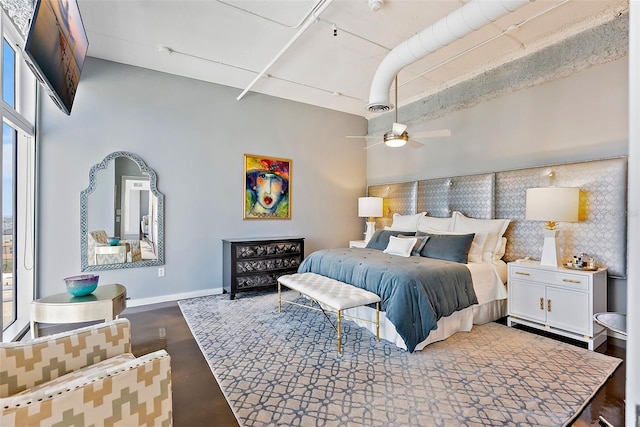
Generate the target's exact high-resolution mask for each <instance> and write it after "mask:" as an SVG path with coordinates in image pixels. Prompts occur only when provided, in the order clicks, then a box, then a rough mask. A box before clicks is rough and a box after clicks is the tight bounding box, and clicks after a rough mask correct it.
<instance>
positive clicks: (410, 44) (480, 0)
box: [367, 0, 535, 112]
mask: <svg viewBox="0 0 640 427" xmlns="http://www.w3.org/2000/svg"><path fill="white" fill-rule="evenodd" d="M532 1H535V0H500V1H497V0H473V1H471V2H469V3H467V4H465V5H464V6H462V7H461V8H459V9H457V10H455V11H453V12H451V13H450V14H449V15H447V16H445V17H444V18H442V19H440V20H439V21H437V22H436V23H435V24H432V25H430V26H429V27H427V28H425V29H424V30H422V31H421V32H419V33H417V34H416V35H414V36H413V37H411V38H409V39H407V40H405V41H404V42H402V43H400V44H399V45H398V46H396V47H395V48H393V50H391V52H389V53H388V54H387V56H386V57H385V58H384V59H383V60H382V62H381V63H380V66H379V67H378V69H377V70H376V73H375V75H374V76H373V81H372V82H371V89H370V91H369V104H368V105H367V109H368V110H369V111H372V112H381V111H387V110H389V109H390V108H391V107H392V106H391V104H390V102H389V91H390V90H391V84H392V83H393V79H394V78H395V77H396V75H397V74H398V72H399V71H400V70H402V69H403V68H404V67H406V66H407V65H409V64H412V63H414V62H416V61H418V60H419V59H422V58H424V57H425V56H427V55H429V54H430V53H433V52H435V51H437V50H438V49H440V48H442V47H444V46H446V45H448V44H449V43H451V42H453V41H455V40H457V39H460V38H462V37H464V36H466V35H468V34H469V33H471V32H473V31H475V30H477V29H479V28H482V27H483V26H485V25H487V24H489V23H491V22H493V21H495V20H497V19H499V18H501V17H503V16H505V15H507V14H509V13H511V12H513V11H515V10H517V9H519V8H520V7H522V6H524V5H526V4H528V3H531V2H532Z"/></svg>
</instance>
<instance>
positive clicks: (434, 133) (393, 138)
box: [347, 76, 451, 150]
mask: <svg viewBox="0 0 640 427" xmlns="http://www.w3.org/2000/svg"><path fill="white" fill-rule="evenodd" d="M395 84H396V92H395V101H396V105H395V107H394V109H395V119H394V122H393V126H392V127H391V130H390V131H388V132H385V134H384V135H383V136H382V141H378V142H376V143H375V144H371V145H367V146H366V147H364V149H365V150H367V149H369V148H371V147H375V146H376V145H380V144H382V143H384V144H385V145H387V146H388V147H402V146H403V145H405V144H408V145H409V146H410V147H411V148H421V147H424V143H422V142H419V141H416V140H415V139H411V138H409V134H408V133H407V125H403V124H401V123H398V77H397V76H396V78H395ZM412 136H413V138H436V137H439V136H451V131H450V130H449V129H441V130H431V131H424V132H418V133H416V134H413V135H412ZM347 138H364V139H367V140H369V139H379V138H380V137H379V136H369V135H362V136H359V135H358V136H353V135H349V136H347Z"/></svg>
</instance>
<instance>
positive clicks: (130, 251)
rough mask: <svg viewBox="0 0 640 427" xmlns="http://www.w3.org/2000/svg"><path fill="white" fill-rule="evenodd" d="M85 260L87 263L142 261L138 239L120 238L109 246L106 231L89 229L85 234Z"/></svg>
mask: <svg viewBox="0 0 640 427" xmlns="http://www.w3.org/2000/svg"><path fill="white" fill-rule="evenodd" d="M87 252H88V253H87V261H88V262H89V265H102V264H122V263H125V262H136V261H142V251H141V250H140V241H139V240H120V243H119V244H118V245H116V246H109V241H108V239H107V232H106V231H104V230H95V231H90V232H89V234H88V235H87Z"/></svg>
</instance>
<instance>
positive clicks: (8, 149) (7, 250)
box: [0, 86, 16, 326]
mask: <svg viewBox="0 0 640 427" xmlns="http://www.w3.org/2000/svg"><path fill="white" fill-rule="evenodd" d="M3 88H4V86H3ZM15 139H16V131H15V130H13V129H12V128H11V127H10V126H9V125H7V124H3V126H2V190H1V191H2V200H1V201H0V203H2V301H3V303H2V325H3V326H4V325H7V326H8V325H10V324H12V323H13V322H14V321H15V320H16V306H15V305H16V297H15V296H16V292H15V288H14V281H13V272H14V270H15V266H14V262H15V258H14V256H13V254H14V252H15V250H14V247H13V245H14V241H15V240H14V235H13V220H14V217H15V215H14V211H13V207H14V202H13V198H14V194H13V189H14V184H13V183H14V174H13V166H14V161H13V157H14V156H13V153H14V146H15Z"/></svg>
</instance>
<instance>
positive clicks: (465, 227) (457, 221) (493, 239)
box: [453, 211, 511, 262]
mask: <svg viewBox="0 0 640 427" xmlns="http://www.w3.org/2000/svg"><path fill="white" fill-rule="evenodd" d="M453 218H454V222H453V231H455V232H459V233H478V232H485V233H487V240H486V241H485V243H484V250H483V254H482V260H483V261H485V262H492V261H493V260H494V255H495V254H496V252H497V251H498V250H499V249H500V246H501V245H502V235H503V234H504V232H505V231H507V227H508V226H509V223H510V222H511V220H510V219H477V218H469V217H466V216H464V214H462V213H461V212H458V211H455V212H454V213H453Z"/></svg>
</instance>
